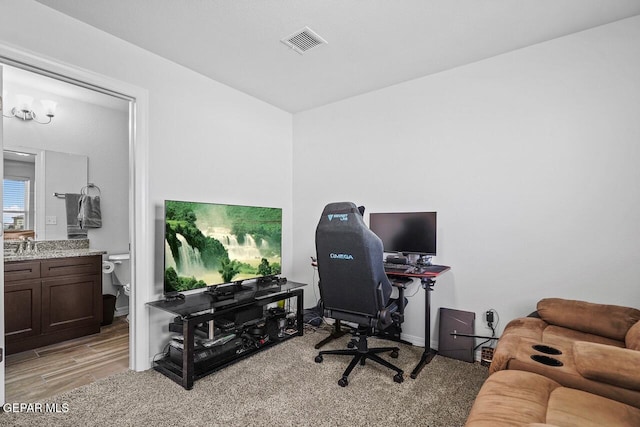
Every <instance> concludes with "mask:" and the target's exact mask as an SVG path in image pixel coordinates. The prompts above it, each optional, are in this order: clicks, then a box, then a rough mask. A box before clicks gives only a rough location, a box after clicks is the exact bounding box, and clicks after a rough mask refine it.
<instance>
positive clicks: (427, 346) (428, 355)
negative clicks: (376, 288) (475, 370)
mask: <svg viewBox="0 0 640 427" xmlns="http://www.w3.org/2000/svg"><path fill="white" fill-rule="evenodd" d="M449 270H450V268H449V267H447V268H446V269H445V270H442V271H441V272H439V273H431V272H425V273H394V272H387V275H389V276H398V277H412V278H419V279H420V283H421V285H422V289H424V351H423V352H422V356H421V357H420V361H419V362H418V364H417V365H416V367H415V368H413V371H411V375H410V376H411V378H412V379H414V380H415V379H416V378H417V377H418V374H419V373H420V371H422V369H423V368H424V367H425V366H426V365H428V364H429V363H431V361H432V360H433V358H434V357H435V355H436V354H438V352H437V350H434V349H432V348H431V292H433V286H434V285H435V284H436V280H435V279H436V278H437V277H438V276H439V275H440V274H442V273H444V272H445V271H449Z"/></svg>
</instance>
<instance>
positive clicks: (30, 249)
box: [25, 237, 36, 253]
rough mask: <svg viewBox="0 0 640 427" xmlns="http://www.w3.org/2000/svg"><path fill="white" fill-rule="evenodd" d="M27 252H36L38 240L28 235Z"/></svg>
mask: <svg viewBox="0 0 640 427" xmlns="http://www.w3.org/2000/svg"><path fill="white" fill-rule="evenodd" d="M25 246H26V249H27V252H30V253H31V252H35V251H36V241H35V240H33V239H32V238H31V237H27V242H26V244H25Z"/></svg>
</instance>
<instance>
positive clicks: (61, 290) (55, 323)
mask: <svg viewBox="0 0 640 427" xmlns="http://www.w3.org/2000/svg"><path fill="white" fill-rule="evenodd" d="M101 279H102V277H101V276H100V275H97V274H84V275H76V276H66V277H54V278H47V279H42V333H43V334H46V333H50V332H55V331H60V330H63V329H69V328H75V327H81V326H91V325H97V326H98V328H99V326H100V323H101V322H102V280H101ZM98 330H99V329H98Z"/></svg>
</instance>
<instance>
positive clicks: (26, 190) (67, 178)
mask: <svg viewBox="0 0 640 427" xmlns="http://www.w3.org/2000/svg"><path fill="white" fill-rule="evenodd" d="M3 154H4V156H3V157H4V159H3V161H4V177H3V178H4V185H3V187H4V194H3V197H4V204H3V206H4V208H3V221H2V222H3V228H4V233H5V240H12V239H19V238H20V237H31V238H34V239H36V240H59V239H66V238H67V221H66V209H65V199H64V194H65V193H79V192H80V190H81V189H82V187H84V186H85V185H87V181H88V164H89V161H88V158H87V156H82V155H78V154H70V153H61V152H56V151H50V150H38V149H32V148H27V147H5V149H4V153H3ZM56 194H57V195H56Z"/></svg>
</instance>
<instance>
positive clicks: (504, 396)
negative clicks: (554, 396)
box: [467, 371, 560, 426]
mask: <svg viewBox="0 0 640 427" xmlns="http://www.w3.org/2000/svg"><path fill="white" fill-rule="evenodd" d="M557 387H560V384H558V383H557V382H555V381H553V380H550V379H548V378H545V377H543V376H542V375H537V374H532V373H530V372H522V371H500V372H496V373H495V374H493V375H491V376H490V377H489V378H488V379H487V380H486V381H485V383H484V384H483V385H482V388H481V389H480V392H479V393H478V396H477V397H476V400H475V402H474V404H473V407H472V408H471V412H470V414H469V417H468V418H467V425H469V426H471V425H473V426H485V425H486V426H513V425H518V424H527V423H544V422H545V420H546V415H547V404H548V402H549V396H550V395H551V392H552V391H553V390H554V389H555V388H557Z"/></svg>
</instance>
